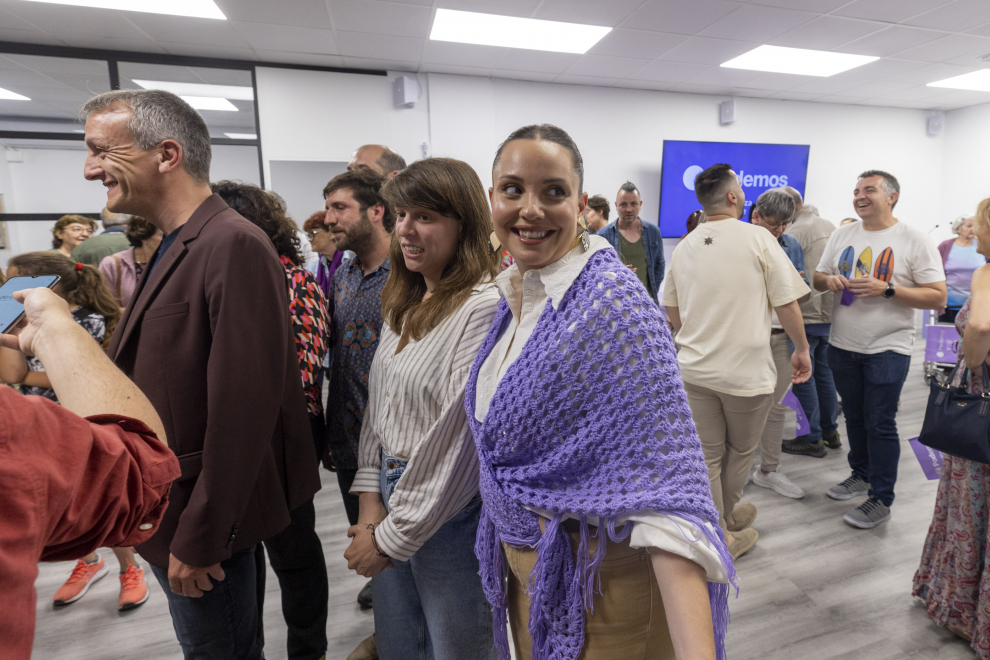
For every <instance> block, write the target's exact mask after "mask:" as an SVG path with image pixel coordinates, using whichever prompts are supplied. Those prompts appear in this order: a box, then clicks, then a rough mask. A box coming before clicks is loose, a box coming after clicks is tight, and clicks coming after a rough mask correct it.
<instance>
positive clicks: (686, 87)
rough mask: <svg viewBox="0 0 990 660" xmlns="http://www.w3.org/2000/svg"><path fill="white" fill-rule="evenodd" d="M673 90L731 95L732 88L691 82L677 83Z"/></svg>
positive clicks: (685, 92)
mask: <svg viewBox="0 0 990 660" xmlns="http://www.w3.org/2000/svg"><path fill="white" fill-rule="evenodd" d="M670 91H672V92H681V93H684V94H712V95H718V96H731V95H732V88H730V87H720V86H718V85H694V84H691V83H686V82H682V83H677V84H676V85H674V86H673V87H671V88H670Z"/></svg>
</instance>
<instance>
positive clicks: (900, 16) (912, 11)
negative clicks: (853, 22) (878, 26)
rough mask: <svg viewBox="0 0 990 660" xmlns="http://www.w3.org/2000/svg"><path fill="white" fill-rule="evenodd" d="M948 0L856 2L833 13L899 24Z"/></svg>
mask: <svg viewBox="0 0 990 660" xmlns="http://www.w3.org/2000/svg"><path fill="white" fill-rule="evenodd" d="M946 2H950V0H856V1H855V2H851V3H849V4H848V5H846V6H845V7H841V8H839V9H836V10H835V11H834V12H833V13H835V14H838V15H839V16H852V17H853V18H869V19H872V20H875V21H884V22H885V23H900V22H901V21H903V20H905V19H908V18H911V17H912V16H917V15H918V14H921V13H924V12H926V11H929V10H931V9H932V8H934V7H938V6H939V5H944V4H945V3H946Z"/></svg>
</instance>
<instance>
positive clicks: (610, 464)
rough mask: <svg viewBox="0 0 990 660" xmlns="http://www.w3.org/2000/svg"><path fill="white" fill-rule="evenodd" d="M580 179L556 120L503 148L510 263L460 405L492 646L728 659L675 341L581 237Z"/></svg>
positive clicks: (724, 569)
mask: <svg viewBox="0 0 990 660" xmlns="http://www.w3.org/2000/svg"><path fill="white" fill-rule="evenodd" d="M583 172H584V163H583V160H582V158H581V153H580V151H579V150H578V148H577V145H576V144H575V143H574V141H573V140H572V139H571V137H570V136H569V135H568V134H567V133H566V132H564V131H563V130H561V129H560V128H557V127H556V126H551V125H549V124H543V125H540V126H525V127H523V128H520V129H518V130H516V131H515V132H513V133H512V134H511V135H510V136H509V137H508V138H507V139H506V141H505V142H503V143H502V145H501V146H500V147H499V149H498V151H497V152H496V154H495V163H494V166H493V172H492V180H493V182H494V186H493V187H492V188H490V189H489V197H490V199H491V205H492V216H493V220H494V228H495V234H496V236H497V238H498V239H499V240H500V241H501V243H502V245H504V246H505V247H506V249H508V251H509V252H510V253H511V254H512V257H513V258H514V260H515V263H514V265H513V266H511V267H509V268H508V269H506V270H505V271H504V272H502V273H501V274H500V275H499V277H498V278H497V279H496V285H497V286H498V288H499V292H500V294H501V296H502V301H501V302H500V303H499V307H498V312H497V314H496V316H495V321H494V323H493V324H492V328H491V331H490V332H489V333H488V337H487V338H486V339H485V342H484V343H483V345H482V347H481V350H480V352H479V353H478V357H477V359H476V361H475V363H474V367H473V369H472V371H471V376H470V378H469V380H468V384H467V393H466V398H465V406H466V408H467V413H468V419H469V420H470V422H471V428H472V431H473V435H474V440H475V443H476V445H477V449H478V456H479V464H480V474H481V480H480V486H481V494H482V497H483V500H484V507H483V510H482V514H481V522H480V525H479V528H478V538H477V542H476V545H475V552H476V553H477V554H478V559H479V560H480V566H481V578H482V583H483V584H484V587H485V595H486V596H487V598H488V601H489V602H490V603H491V604H492V606H493V608H494V616H495V644H496V648H497V649H498V651H499V654H500V657H501V658H502V659H503V660H507V659H508V658H509V641H508V639H507V636H506V627H507V625H506V624H507V622H511V629H512V634H513V640H512V642H513V644H514V647H515V657H516V658H519V659H520V660H530V659H531V658H580V659H581V660H600V659H604V658H641V659H643V660H657V659H665V660H666V659H670V660H673V658H674V657H675V653H676V657H679V658H706V659H709V660H714V659H715V658H716V657H719V658H724V655H725V654H724V635H725V628H726V625H727V622H728V601H727V599H728V584H727V583H728V582H729V581H730V580H733V579H734V575H735V572H734V569H733V564H732V558H731V556H730V555H729V551H728V549H727V547H726V545H725V541H724V536H723V534H722V532H721V530H720V529H719V526H718V512H717V511H716V509H715V506H714V504H713V502H712V497H711V491H710V488H709V484H708V473H707V470H706V467H705V462H704V458H703V456H702V451H701V443H700V441H699V440H698V435H697V432H696V431H695V427H694V423H693V422H692V419H691V409H690V408H689V407H688V403H687V396H686V394H685V392H684V386H683V384H682V380H681V376H680V370H679V368H678V363H677V356H676V354H675V352H674V345H673V341H672V339H671V336H670V333H669V331H668V330H667V328H666V326H665V325H664V322H663V318H662V317H661V315H660V310H659V308H658V307H657V306H656V304H655V303H654V302H653V300H652V298H651V297H650V296H649V295H648V294H647V291H646V289H645V288H644V287H643V286H642V284H641V283H640V281H639V279H638V278H637V277H636V275H635V274H633V273H632V272H631V271H630V270H629V269H628V268H626V267H625V265H624V264H623V263H622V261H621V260H620V259H619V256H618V255H617V254H616V252H615V250H614V249H613V248H612V246H611V244H610V243H609V242H608V241H607V240H606V239H604V238H602V237H600V236H589V235H588V234H587V233H586V232H579V230H578V227H579V223H578V218H579V217H580V215H581V213H582V211H583V210H584V207H585V205H586V203H587V194H586V193H584V192H582V185H583ZM376 607H377V604H376Z"/></svg>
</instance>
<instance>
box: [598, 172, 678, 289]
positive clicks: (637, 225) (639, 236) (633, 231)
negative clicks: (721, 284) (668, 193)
mask: <svg viewBox="0 0 990 660" xmlns="http://www.w3.org/2000/svg"><path fill="white" fill-rule="evenodd" d="M641 208H643V199H642V197H640V194H639V189H637V188H636V185H635V184H634V183H633V182H632V181H626V182H625V183H623V184H622V186H621V187H620V188H619V192H618V193H617V194H616V197H615V210H616V211H617V212H618V214H619V216H618V218H616V221H615V222H613V223H611V224H610V225H608V226H607V227H605V228H604V229H602V230H601V231H599V232H598V235H599V236H603V237H605V238H606V239H608V242H609V243H611V244H612V247H613V248H615V251H616V252H618V253H619V258H620V259H622V262H623V263H624V264H626V266H628V267H629V268H630V270H632V271H633V272H634V273H636V276H637V277H639V281H640V282H642V283H643V287H644V288H645V289H646V290H647V291H648V292H649V294H650V297H651V298H653V300H654V301H656V302H657V304H660V301H659V298H658V297H657V296H658V294H659V292H660V285H661V284H662V283H663V277H664V270H665V266H664V262H663V237H662V236H661V235H660V228H659V227H657V226H656V225H655V224H652V223H649V222H643V221H642V220H641V219H640V217H639V211H640V209H641Z"/></svg>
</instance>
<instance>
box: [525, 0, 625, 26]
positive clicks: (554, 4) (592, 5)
mask: <svg viewBox="0 0 990 660" xmlns="http://www.w3.org/2000/svg"><path fill="white" fill-rule="evenodd" d="M641 4H643V0H608V2H602V1H601V0H544V2H542V3H541V4H540V7H539V9H537V11H536V13H535V14H534V15H533V18H540V19H543V20H547V21H567V22H568V23H584V24H586V25H607V26H608V27H614V26H616V25H618V24H619V23H621V22H622V21H623V20H625V19H626V17H628V16H629V14H630V13H631V12H632V11H633V10H634V9H636V8H637V7H639V6H640V5H641Z"/></svg>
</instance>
